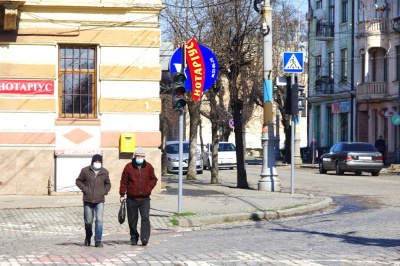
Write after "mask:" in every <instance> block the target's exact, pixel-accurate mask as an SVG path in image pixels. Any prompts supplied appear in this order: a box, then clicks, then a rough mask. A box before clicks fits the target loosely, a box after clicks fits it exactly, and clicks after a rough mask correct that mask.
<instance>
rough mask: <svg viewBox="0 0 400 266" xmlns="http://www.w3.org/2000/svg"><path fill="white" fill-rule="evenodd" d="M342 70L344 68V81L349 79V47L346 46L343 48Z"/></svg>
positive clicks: (342, 76) (342, 77)
mask: <svg viewBox="0 0 400 266" xmlns="http://www.w3.org/2000/svg"><path fill="white" fill-rule="evenodd" d="M341 57H342V58H341V63H342V64H341V70H342V75H341V79H342V81H347V69H348V64H347V48H344V49H342V50H341Z"/></svg>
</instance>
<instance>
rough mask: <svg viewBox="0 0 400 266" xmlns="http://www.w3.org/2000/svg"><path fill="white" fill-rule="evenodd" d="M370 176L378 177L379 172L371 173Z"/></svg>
mask: <svg viewBox="0 0 400 266" xmlns="http://www.w3.org/2000/svg"><path fill="white" fill-rule="evenodd" d="M371 175H372V176H379V171H373V172H371Z"/></svg>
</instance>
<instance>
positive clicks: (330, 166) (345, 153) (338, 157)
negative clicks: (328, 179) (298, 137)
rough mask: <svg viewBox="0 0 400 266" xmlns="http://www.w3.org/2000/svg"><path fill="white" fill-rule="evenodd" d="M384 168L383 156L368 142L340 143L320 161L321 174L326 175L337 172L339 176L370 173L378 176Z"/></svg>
mask: <svg viewBox="0 0 400 266" xmlns="http://www.w3.org/2000/svg"><path fill="white" fill-rule="evenodd" d="M382 168H383V157H382V154H381V153H380V152H379V151H377V149H376V148H375V147H374V145H372V144H370V143H366V142H338V143H336V144H335V145H333V146H332V147H331V148H330V150H329V152H328V153H324V154H323V155H322V156H321V159H320V161H319V172H320V174H326V172H327V171H335V172H336V174H337V175H342V174H344V172H354V173H355V174H356V175H361V174H362V172H369V173H371V174H372V175H373V176H378V175H379V172H380V171H381V170H382Z"/></svg>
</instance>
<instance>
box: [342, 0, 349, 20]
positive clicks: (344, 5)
mask: <svg viewBox="0 0 400 266" xmlns="http://www.w3.org/2000/svg"><path fill="white" fill-rule="evenodd" d="M348 21H349V2H348V0H342V23H347V22H348Z"/></svg>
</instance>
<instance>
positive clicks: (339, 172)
mask: <svg viewBox="0 0 400 266" xmlns="http://www.w3.org/2000/svg"><path fill="white" fill-rule="evenodd" d="M335 169H336V174H337V175H343V174H344V171H343V170H340V167H339V162H336V165H335Z"/></svg>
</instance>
